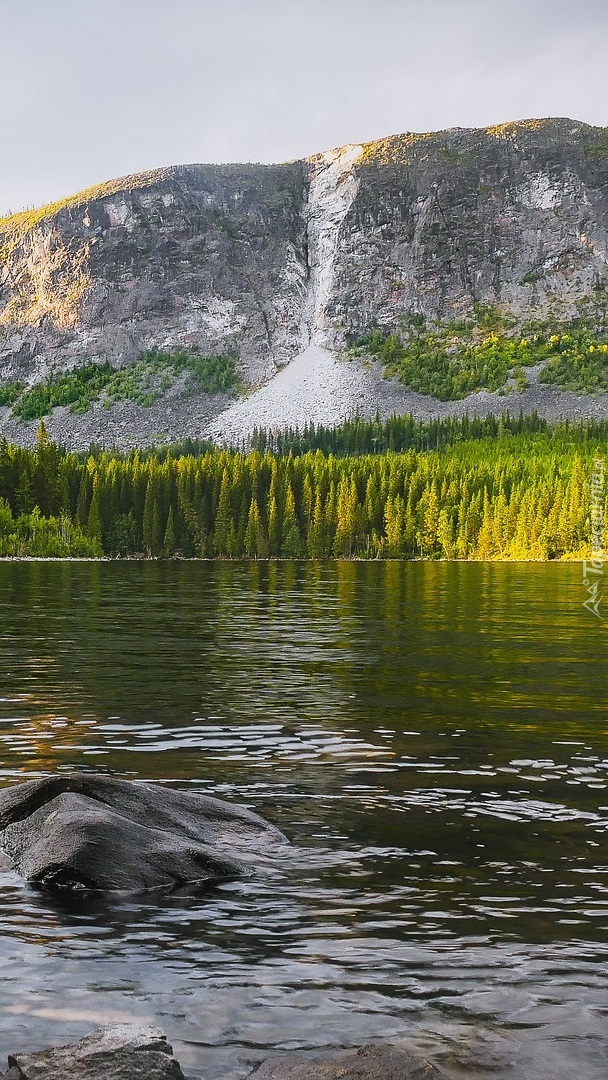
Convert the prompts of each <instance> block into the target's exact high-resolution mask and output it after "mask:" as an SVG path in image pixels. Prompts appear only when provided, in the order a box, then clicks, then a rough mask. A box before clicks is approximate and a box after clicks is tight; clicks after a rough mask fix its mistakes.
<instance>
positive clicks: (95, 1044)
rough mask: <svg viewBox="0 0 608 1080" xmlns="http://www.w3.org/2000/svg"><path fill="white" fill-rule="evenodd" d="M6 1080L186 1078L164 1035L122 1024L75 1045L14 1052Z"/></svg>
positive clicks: (146, 1079) (172, 1079) (153, 1030)
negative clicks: (20, 1052) (33, 1051)
mask: <svg viewBox="0 0 608 1080" xmlns="http://www.w3.org/2000/svg"><path fill="white" fill-rule="evenodd" d="M8 1064H9V1071H8V1072H7V1073H5V1074H4V1080H60V1078H61V1080H184V1074H183V1073H182V1070H181V1069H180V1067H179V1064H178V1062H177V1061H176V1060H175V1058H174V1057H173V1050H172V1047H171V1046H169V1044H168V1042H167V1039H166V1037H165V1036H164V1035H163V1033H162V1031H158V1030H157V1029H156V1028H153V1027H148V1026H144V1025H142V1026H139V1025H136V1024H118V1025H116V1026H115V1027H112V1028H103V1029H101V1030H100V1031H94V1032H93V1034H92V1035H87V1036H86V1038H84V1039H81V1041H80V1042H78V1043H76V1044H73V1045H70V1046H55V1047H52V1048H51V1049H50V1050H41V1051H39V1052H38V1053H29V1054H27V1053H26V1054H11V1055H10V1056H9V1059H8Z"/></svg>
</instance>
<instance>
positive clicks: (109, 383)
mask: <svg viewBox="0 0 608 1080" xmlns="http://www.w3.org/2000/svg"><path fill="white" fill-rule="evenodd" d="M184 374H185V375H186V380H185V383H184V391H185V392H186V393H192V392H194V391H195V390H199V391H201V392H202V393H204V394H220V393H230V392H232V391H235V390H236V389H238V387H239V385H240V384H239V380H238V375H237V370H236V361H235V359H234V357H232V356H205V355H203V354H202V353H200V352H198V351H197V350H196V349H177V350H175V351H173V352H167V351H164V350H162V349H150V350H148V351H147V352H145V353H143V354H142V356H140V358H139V359H138V360H136V361H134V362H133V363H131V364H127V365H125V367H122V368H114V367H112V365H111V364H108V363H89V364H84V365H83V366H82V367H79V368H75V369H74V370H72V371H68V372H58V373H57V374H56V375H53V376H51V378H50V379H48V381H47V382H44V383H37V384H35V385H34V386H31V387H29V389H24V388H23V386H22V385H21V384H16V383H12V384H6V385H5V386H0V404H2V403H3V404H12V406H13V410H12V411H13V415H14V416H16V417H18V418H19V419H21V420H40V419H42V417H44V416H48V415H49V414H50V413H51V412H52V411H53V409H55V408H57V407H58V406H64V407H67V408H69V410H70V412H73V413H76V414H83V413H86V412H88V411H89V409H90V408H91V407H92V406H93V405H94V404H95V403H96V402H98V401H101V402H102V403H103V404H104V405H107V406H110V405H112V404H114V403H115V402H118V401H135V402H136V403H137V404H138V405H143V406H150V405H152V404H153V403H154V402H155V401H157V400H158V398H159V397H160V396H161V394H163V393H164V392H165V391H167V390H169V389H170V388H171V387H172V386H173V385H174V383H175V382H176V381H177V379H178V378H180V376H182V375H184ZM3 396H4V397H5V398H6V400H5V401H3V400H2V399H3Z"/></svg>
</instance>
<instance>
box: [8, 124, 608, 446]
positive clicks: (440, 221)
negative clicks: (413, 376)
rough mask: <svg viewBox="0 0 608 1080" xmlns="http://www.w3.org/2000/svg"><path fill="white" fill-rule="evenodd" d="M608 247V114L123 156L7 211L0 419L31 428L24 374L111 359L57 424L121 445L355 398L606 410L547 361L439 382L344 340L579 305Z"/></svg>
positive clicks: (389, 404) (30, 378)
mask: <svg viewBox="0 0 608 1080" xmlns="http://www.w3.org/2000/svg"><path fill="white" fill-rule="evenodd" d="M607 263H608V129H606V128H596V127H591V126H589V125H587V124H583V123H580V122H575V121H572V120H568V119H547V120H528V121H522V122H520V123H512V124H504V125H501V126H498V127H493V128H488V129H476V130H468V129H453V130H450V131H444V132H439V133H432V134H424V135H422V134H404V135H396V136H392V137H390V138H386V139H382V140H380V141H377V142H372V143H366V144H361V145H356V146H355V145H351V146H345V147H341V148H339V149H337V150H333V151H330V152H327V153H323V154H319V155H317V156H315V157H312V158H309V159H305V160H301V161H295V162H290V163H287V164H283V165H267V166H264V165H187V166H177V167H173V168H167V169H160V170H156V171H153V172H149V173H142V174H138V175H136V176H129V177H125V178H122V179H119V180H114V181H111V182H110V183H107V184H102V185H100V186H98V187H96V188H92V189H90V190H88V191H84V192H82V193H80V194H78V195H74V196H71V197H69V198H67V199H65V200H63V201H62V202H58V203H55V204H53V205H51V206H47V207H43V208H42V209H39V210H27V211H24V212H22V213H20V214H16V215H13V216H11V217H8V218H4V219H2V220H0V402H2V401H5V402H6V404H5V405H4V407H3V408H2V409H0V421H1V425H2V428H3V430H4V431H5V433H7V435H9V436H10V437H11V438H14V439H16V440H18V441H27V439H30V438H31V427H32V424H33V425H34V426H35V422H36V419H37V417H38V416H39V415H41V414H42V412H41V410H43V409H44V404H43V405H37V406H36V407H34V406H32V407H31V408H29V407H28V408H25V407H21V415H19V410H17V415H14V414H15V405H14V401H15V400H16V399H17V395H18V394H19V393H23V392H24V388H25V389H27V388H28V387H29V388H31V387H38V388H39V389H40V388H45V387H48V386H53V385H55V384H57V380H58V379H59V375H60V373H61V372H69V371H72V370H76V369H83V366H84V369H85V375H86V379H88V380H89V382H90V383H91V386H92V385H93V383H94V382H95V379H96V378H97V382H98V383H99V385H101V382H103V379H105V380H106V384H107V385H110V383H108V379H110V381H111V378H112V376H111V374H110V375H108V369H107V365H108V364H109V365H110V367H111V368H112V369H113V368H117V369H119V370H120V371H121V372H122V376H121V381H120V387H122V389H120V387H119V389H118V390H117V389H116V387H117V386H118V384H117V383H116V380H115V381H114V383H111V385H110V390H109V391H107V392H106V391H104V393H101V392H100V393H98V394H97V397H96V396H95V394H94V393H93V392H91V393H90V394H89V397H88V398H86V395H85V399H82V395H81V397H80V398H78V400H77V401H76V404H77V408H76V411H75V412H74V411H70V408H69V406H70V405H71V406H72V408H73V407H74V401H71V402H70V400H69V398H70V393H72V391H71V390H70V391H69V392H68V391H66V392H65V393H64V397H65V398H66V401H65V403H64V405H63V406H61V404H60V407H59V408H58V409H56V410H55V412H54V413H53V416H52V417H51V418H50V419H49V420H48V422H47V426H48V428H49V430H50V431H51V432H52V433H54V434H56V435H57V436H59V437H61V438H63V439H65V440H66V441H68V442H73V443H74V445H78V444H82V443H83V442H87V441H89V440H90V439H91V438H94V439H98V440H99V441H105V442H108V443H115V444H119V445H120V444H124V445H127V444H129V443H132V442H133V441H149V440H150V439H153V438H158V437H169V438H171V437H178V436H181V435H200V434H203V433H208V432H212V433H215V434H216V435H218V436H219V437H221V436H222V435H223V436H224V437H234V436H238V435H242V434H244V433H246V432H247V431H248V430H250V429H251V427H252V426H253V424H256V423H257V424H258V425H263V424H266V423H273V424H280V423H282V422H285V421H289V422H300V423H302V422H304V421H305V420H306V419H317V420H326V421H330V422H331V421H332V420H338V419H340V418H341V417H342V416H344V415H346V414H348V413H349V412H353V411H355V410H357V409H358V410H359V411H361V412H367V413H370V412H372V413H373V412H375V410H376V408H379V409H380V411H381V412H383V413H387V412H392V411H395V410H397V411H401V410H405V409H407V410H409V409H414V411H416V412H418V413H419V414H421V415H425V414H426V415H436V414H437V413H438V412H444V413H445V412H450V411H452V412H454V411H460V412H462V411H463V409H465V408H466V409H469V411H471V410H472V411H482V412H486V411H488V410H489V409H493V410H497V409H499V410H502V409H504V408H505V407H507V405H508V406H509V407H511V408H513V407H519V404H523V405H524V407H526V408H528V407H538V408H540V409H541V411H545V412H547V413H548V414H550V415H559V414H560V412H561V413H564V414H568V413H570V414H573V410H574V414H580V415H600V414H601V415H603V414H604V412H607V413H608V410H606V409H605V406H604V402H603V399H602V398H601V397H600V398H598V397H589V396H587V397H581V396H580V395H576V394H572V392H568V391H567V390H561V391H560V390H556V389H555V388H553V389H551V388H542V387H541V386H540V384H539V385H536V383H534V380H532V386H531V387H530V389H529V390H528V391H526V392H525V393H523V394H522V393H518V392H516V391H509V386H507V387H506V390H507V392H506V393H504V394H503V395H502V396H501V397H497V394H496V392H491V391H490V389H489V388H488V389H485V390H484V389H482V390H480V391H479V392H478V393H476V394H475V395H474V397H470V398H466V397H465V398H464V399H462V400H458V401H450V402H442V403H441V402H439V403H438V402H437V401H436V400H434V399H433V398H432V397H429V396H428V395H424V394H420V393H414V392H413V391H412V390H408V389H407V388H406V387H405V386H403V385H402V384H400V383H398V382H395V380H389V379H387V378H386V377H385V374H386V371H385V369H383V368H382V366H381V365H380V364H379V363H378V362H377V361H376V362H371V363H370V362H368V361H365V359H364V358H362V357H361V356H355V357H354V358H352V359H351V360H350V362H349V361H344V360H343V359H341V357H340V350H342V349H343V348H344V346H345V345H346V343H347V342H349V341H352V340H353V339H356V338H357V336H360V335H365V334H367V333H368V332H369V330H370V328H372V327H374V326H379V327H380V328H381V329H382V328H385V329H386V331H387V333H388V331H390V330H392V329H395V328H398V327H399V325H400V324H401V323H402V322H403V320H404V319H407V318H410V317H411V315H414V316H416V317H418V318H419V319H421V318H424V319H426V320H427V322H428V321H431V322H433V323H434V324H442V325H450V324H452V323H453V324H456V323H457V322H458V321H462V320H463V319H464V320H466V319H467V318H469V319H470V318H473V320H474V319H475V313H476V312H479V310H480V309H483V310H490V309H491V310H495V311H497V312H500V313H501V314H502V316H504V317H505V318H507V319H510V320H511V323H510V325H515V324H517V325H520V324H522V325H523V323H524V322H525V321H526V320H530V319H535V320H543V319H544V320H547V319H557V318H559V319H562V320H567V319H571V318H574V317H577V316H580V314H581V311H582V310H584V309H585V305H589V303H591V301H592V300H593V299H594V298H597V297H601V296H602V295H603V291H604V289H605V287H606V284H608V270H607ZM448 351H449V350H448ZM174 355H177V356H178V358H181V359H179V362H177V361H176V363H175V364H173V366H172V363H171V357H172V356H174ZM209 356H220V357H223V358H227V360H226V363H227V364H228V366H230V364H233V368H232V369H231V371H230V372H228V375H226V374H225V372H224V373H223V374H221V373H220V375H217V372H216V373H215V375H214V378H216V382H217V385H216V384H215V383H213V380H212V382H211V383H209V382H208V381H207V382H205V379H206V378H207V376H206V375H205V378H202V380H201V378H200V377H199V378H198V382H197V380H196V378H194V376H193V372H194V375H196V374H197V372H198V374H199V375H200V370H201V369H200V363H199V366H198V367H197V364H196V361H197V360H200V359H201V358H204V357H209ZM91 365H94V368H95V370H97V369H100V368H103V371H105V374H104V375H103V378H102V376H101V375H95V374H94V372H93V374H90V375H89V374H86V372H92V371H93V368H91ZM131 371H133V372H134V374H133V378H131V376H130V374H129V373H130V372H131ZM214 371H215V369H214ZM223 371H224V369H223V368H222V372H223ZM85 375H83V376H82V378H85ZM100 379H101V382H100ZM129 379H130V381H129ZM138 380H139V381H138ZM222 380H223V381H222ZM231 380H232V381H231ZM64 384H65V385H68V384H67V382H66V380H65V379H64V381H63V383H61V385H62V386H63V385H64ZM70 385H71V384H70ZM79 385H80V384H79ZM87 385H88V384H87ZM104 385H105V384H104ZM3 387H4V397H2V394H3ZM112 387H113V388H114V390H113V391H112ZM125 387H126V389H125ZM134 387H135V389H134ZM239 387H240V394H241V397H240V399H239V400H237V401H236V402H235V401H234V392H235V389H236V390H238V388H239ZM129 388H130V389H129ZM244 388H246V392H245V390H244ZM256 388H258V389H256ZM209 389H211V390H213V391H214V392H212V393H210V392H208V391H209ZM252 390H253V392H252ZM45 392H46V391H45ZM62 393H63V390H62V391H61V393H58V394H55V398H53V397H52V395H51V396H50V397H49V395H48V394H47V398H46V399H45V400H47V407H48V408H50V407H51V406H50V405H49V404H48V403H49V402H50V403H51V405H52V404H53V403H56V402H57V401H59V402H60V403H61V401H62V400H63V399H62V397H61V394H62ZM87 393H88V391H87ZM104 394H105V396H104ZM72 396H73V395H72ZM38 397H40V395H38ZM28 400H34V399H32V398H30V399H28ZM36 400H38V399H36ZM28 409H29V411H28ZM11 410H12V411H11ZM28 417H29V419H30V421H31V422H30V423H29V425H28V423H27V419H28Z"/></svg>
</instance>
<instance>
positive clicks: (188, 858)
mask: <svg viewBox="0 0 608 1080" xmlns="http://www.w3.org/2000/svg"><path fill="white" fill-rule="evenodd" d="M286 844H287V840H286V837H284V836H283V834H282V833H281V832H280V831H279V830H278V829H277V828H275V827H274V826H273V825H270V824H269V823H268V822H266V821H264V820H263V819H262V818H260V817H258V816H257V814H253V813H251V811H249V810H245V809H243V808H242V807H240V806H236V805H233V804H231V803H227V802H223V801H221V800H219V799H213V798H211V797H209V796H207V795H200V794H197V793H194V792H189V791H180V790H176V789H174V788H168V787H165V786H164V785H162V786H161V785H158V784H148V783H140V782H137V781H132V780H118V779H115V778H113V777H109V776H102V775H97V774H95V773H78V772H74V773H65V774H60V775H57V776H47V777H43V778H42V779H40V780H29V781H25V782H24V783H22V784H18V785H16V786H14V787H9V788H5V789H4V790H2V791H0V850H1V851H3V852H4V853H5V854H6V855H8V856H9V857H10V858H11V859H12V862H13V866H14V868H15V869H16V870H17V872H18V873H19V874H21V875H22V877H24V878H25V879H26V880H27V881H29V882H31V883H32V884H34V885H37V886H39V887H41V888H44V889H47V890H50V891H68V892H69V891H72V892H83V891H113V890H120V891H127V892H144V891H146V890H149V889H171V888H179V887H183V886H187V885H192V886H204V885H205V884H209V883H212V882H215V881H221V880H227V879H230V878H235V877H243V876H252V875H253V873H254V871H255V870H256V869H261V868H264V867H268V866H272V865H275V864H276V863H277V862H278V861H279V857H280V856H284V848H285V845H286Z"/></svg>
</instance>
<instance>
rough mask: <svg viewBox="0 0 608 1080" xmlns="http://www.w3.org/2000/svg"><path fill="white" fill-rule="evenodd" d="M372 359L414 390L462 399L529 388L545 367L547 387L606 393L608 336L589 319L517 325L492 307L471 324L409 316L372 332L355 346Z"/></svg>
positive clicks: (445, 398) (442, 398)
mask: <svg viewBox="0 0 608 1080" xmlns="http://www.w3.org/2000/svg"><path fill="white" fill-rule="evenodd" d="M351 349H352V350H353V351H354V352H355V353H356V354H366V355H369V356H374V357H376V358H377V359H378V360H380V362H381V363H382V364H383V366H384V370H385V373H386V375H387V376H388V377H389V378H396V379H398V380H399V381H400V382H401V383H403V384H404V385H405V386H407V387H408V388H409V389H411V390H416V391H417V392H418V393H420V394H425V395H428V396H430V397H435V398H438V399H439V400H440V401H459V400H461V399H462V398H465V397H468V396H469V395H470V394H473V393H475V392H476V391H479V390H491V391H499V392H503V393H504V392H505V391H506V389H507V387H508V384H509V383H511V385H513V383H514V384H515V386H516V387H517V389H518V390H525V389H526V387H527V385H528V380H527V378H526V371H525V369H526V368H530V367H535V366H536V365H538V364H543V365H544V366H543V370H542V372H541V373H540V376H539V381H540V382H541V383H543V384H545V385H547V386H556V387H559V388H561V389H568V390H576V391H577V392H579V393H591V392H593V391H596V390H606V389H608V332H607V331H606V328H605V326H604V325H600V326H599V328H598V326H597V325H596V324H594V323H593V322H592V321H591V320H589V321H586V320H585V319H582V318H579V319H574V320H572V321H570V322H568V323H564V322H561V323H560V322H558V321H556V320H546V321H528V322H524V323H521V324H517V323H516V322H515V320H514V319H513V318H511V317H510V316H506V315H503V314H501V313H500V312H499V311H498V310H497V309H495V308H492V307H490V306H487V305H483V306H482V305H478V307H477V308H476V310H475V314H474V316H473V317H471V318H470V319H464V320H461V321H459V322H452V323H439V322H427V321H426V320H425V319H424V318H423V317H422V316H410V317H408V318H406V319H404V320H402V321H401V323H400V324H399V326H398V327H397V328H396V329H391V330H389V329H383V328H380V327H377V326H376V327H372V328H371V330H370V331H369V332H368V333H367V334H363V335H362V336H361V337H359V338H358V339H357V340H356V341H355V342H354V343H353V345H352V346H351Z"/></svg>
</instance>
